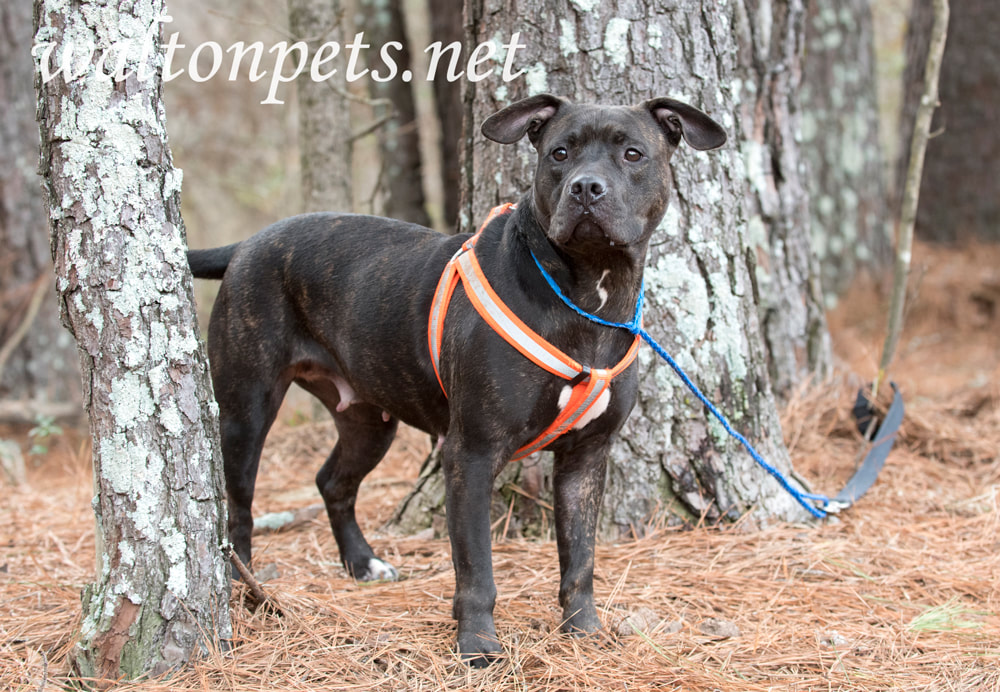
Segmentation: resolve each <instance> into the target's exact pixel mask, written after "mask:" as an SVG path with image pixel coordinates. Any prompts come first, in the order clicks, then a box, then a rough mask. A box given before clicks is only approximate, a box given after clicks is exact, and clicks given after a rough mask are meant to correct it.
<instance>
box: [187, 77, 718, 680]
mask: <svg viewBox="0 0 1000 692" xmlns="http://www.w3.org/2000/svg"><path fill="white" fill-rule="evenodd" d="M482 130H483V134H485V135H486V136H487V137H488V138H489V139H491V140H493V141H496V142H500V143H503V144H510V143H513V142H517V141H518V140H520V139H521V138H522V137H524V136H525V135H527V136H528V138H529V139H530V141H531V143H532V145H534V147H535V149H536V150H537V152H538V165H537V168H536V171H535V181H534V186H533V189H531V190H530V191H528V192H527V194H525V196H524V197H523V199H521V200H520V202H519V204H518V206H517V208H516V209H515V210H514V211H512V212H510V213H507V214H503V215H500V216H498V217H497V218H495V219H493V220H492V221H490V223H488V224H486V226H485V228H484V229H483V231H482V233H481V234H480V237H479V238H478V244H477V245H476V246H475V250H474V253H475V257H476V259H478V263H479V265H480V266H481V268H482V273H483V275H484V276H485V279H486V281H488V283H489V284H490V285H492V287H493V290H495V292H496V294H497V295H498V296H499V299H500V300H501V301H502V302H503V303H504V304H505V306H506V307H505V308H504V309H505V310H508V311H509V312H510V313H512V314H513V315H516V316H517V318H519V319H520V320H522V321H523V322H524V323H525V324H526V325H527V327H529V328H530V329H532V330H534V331H536V332H537V333H538V334H539V335H540V336H541V337H543V338H544V339H545V340H547V341H548V342H549V343H550V344H551V345H552V346H553V347H554V348H555V349H558V350H560V351H562V352H563V353H564V354H566V355H567V356H569V357H570V358H572V359H575V361H577V362H578V363H579V364H582V365H584V366H589V368H594V369H599V368H611V367H612V366H614V365H615V364H617V363H620V362H621V361H622V359H623V357H625V355H626V354H627V353H628V352H629V350H630V348H631V347H632V346H633V340H634V337H633V336H632V335H630V334H629V333H627V332H625V331H624V330H620V329H611V328H608V327H604V326H601V325H598V324H594V323H592V322H589V321H588V320H587V319H585V318H583V317H581V316H579V315H577V314H575V313H574V312H572V311H571V310H570V309H569V308H567V307H566V305H564V304H563V303H562V302H561V301H560V299H559V298H558V297H557V296H556V295H555V294H554V292H553V291H552V289H551V288H550V287H549V286H548V285H547V284H546V283H545V281H544V280H543V277H542V275H541V273H540V271H539V268H538V266H537V265H536V263H535V261H534V259H533V258H532V253H534V254H535V256H537V257H538V259H539V260H540V262H541V264H542V265H543V266H544V267H545V268H546V269H547V270H548V271H549V272H550V274H551V275H552V276H553V277H554V279H555V281H556V282H557V283H558V285H559V286H560V287H561V289H562V290H563V292H564V293H565V294H566V295H567V296H568V297H569V298H570V299H571V300H572V301H574V302H575V303H576V304H577V305H579V306H580V307H582V308H583V309H585V310H589V311H591V312H594V313H596V314H598V315H600V316H601V317H602V318H604V319H607V320H612V321H619V322H621V321H628V320H629V319H630V318H631V317H632V315H633V311H634V309H635V305H636V299H637V297H638V295H639V291H640V285H641V280H642V270H643V262H644V260H645V256H646V250H647V247H648V244H649V240H650V236H651V235H652V234H653V231H654V230H655V229H656V227H657V224H659V222H660V219H661V218H662V217H663V214H664V211H665V210H666V207H667V199H668V196H669V190H670V170H669V167H668V162H669V161H670V156H671V154H672V153H673V152H674V149H675V148H676V147H677V146H678V145H679V143H680V141H681V139H684V140H685V141H686V142H687V143H688V144H690V145H691V146H693V147H694V148H696V149H711V148H714V147H717V146H720V145H721V144H722V143H723V142H725V139H726V136H725V133H724V132H723V131H722V129H721V128H720V127H719V125H718V124H716V123H715V122H714V121H713V120H711V119H710V118H709V117H708V116H706V115H705V114H704V113H702V112H701V111H699V110H697V109H695V108H693V107H691V106H688V105H686V104H683V103H679V102H677V101H673V100H671V99H666V98H657V99H653V100H650V101H647V102H645V103H643V104H641V105H639V106H634V107H619V106H594V105H575V104H571V103H568V102H566V101H564V100H562V99H560V98H557V97H554V96H549V95H539V96H533V97H531V98H528V99H525V100H523V101H520V102H518V103H515V104H513V105H511V106H508V107H507V108H505V109H503V110H501V111H500V112H498V113H496V114H495V115H493V116H491V117H490V118H489V119H487V120H486V122H485V123H484V124H483V128H482ZM467 238H468V236H452V237H449V236H444V235H440V234H438V233H434V232H432V231H429V230H427V229H424V228H421V227H418V226H414V225H412V224H408V223H403V222H400V221H393V220H391V219H384V218H376V217H371V216H358V215H351V214H336V213H317V214H306V215H302V216H296V217H293V218H290V219H286V220H284V221H280V222H278V223H276V224H274V225H272V226H270V227H268V228H266V229H264V230H263V231H261V232H260V233H258V234H257V235H255V236H254V237H252V238H250V239H248V240H246V241H244V242H242V243H237V244H235V245H230V246H228V247H223V248H218V249H213V250H195V251H192V252H190V253H189V255H188V257H189V262H190V264H191V269H192V271H193V272H194V275H195V276H197V277H201V278H214V279H218V278H221V279H222V287H221V290H220V291H219V296H218V299H217V300H216V303H215V307H214V309H213V311H212V319H211V324H210V327H209V355H210V357H211V363H212V378H213V381H214V384H215V395H216V398H217V399H218V402H219V406H220V409H221V427H222V452H223V456H224V460H225V475H226V487H227V493H228V500H229V532H230V540H231V541H232V543H233V546H234V547H235V549H236V552H237V554H238V555H239V556H240V557H241V558H242V559H243V561H244V562H247V563H249V560H250V533H251V529H252V525H253V522H252V517H251V513H250V506H251V502H252V500H253V492H254V481H255V477H256V474H257V464H258V461H259V458H260V452H261V447H262V445H263V444H264V437H265V435H266V434H267V431H268V429H269V428H270V426H271V423H272V422H273V421H274V417H275V415H276V413H277V411H278V406H279V404H280V403H281V400H282V398H283V396H284V394H285V391H286V390H287V388H288V386H289V384H291V383H292V382H297V383H298V384H300V385H301V386H302V387H303V388H304V389H306V390H307V391H309V392H311V393H312V394H314V395H315V396H316V397H318V398H319V399H320V401H322V402H323V403H324V404H325V405H326V407H327V408H328V409H329V410H330V412H331V413H332V414H333V418H334V420H335V421H336V425H337V431H338V433H339V439H338V442H337V444H336V446H335V447H334V449H333V452H332V453H331V454H330V457H329V458H328V459H327V460H326V463H325V464H324V465H323V467H322V469H321V470H320V471H319V473H318V475H317V477H316V482H317V485H318V486H319V490H320V493H321V494H322V496H323V500H324V502H325V503H326V510H327V513H328V514H329V518H330V525H331V527H332V528H333V534H334V536H335V537H336V540H337V545H338V547H339V548H340V556H341V559H342V560H343V563H344V566H345V567H346V568H347V570H348V572H350V573H351V574H352V575H354V577H355V578H357V579H359V580H369V579H379V578H388V579H393V578H395V577H396V570H395V569H393V568H392V567H391V566H390V565H388V564H386V563H385V562H383V561H381V560H379V559H378V558H376V557H375V554H374V553H373V552H372V549H371V547H370V546H369V545H368V543H367V541H366V540H365V539H364V537H363V536H362V535H361V531H360V529H359V528H358V525H357V522H356V521H355V516H354V503H355V499H356V497H357V493H358V486H359V484H360V483H361V480H362V479H363V478H364V477H365V475H366V474H367V473H368V472H369V471H371V470H372V468H373V467H374V466H375V465H376V464H377V463H378V462H379V460H381V458H382V456H383V455H384V454H385V452H386V450H387V449H388V448H389V443H390V442H391V441H392V438H393V435H394V434H395V431H396V425H397V421H399V420H402V421H404V422H406V423H408V424H409V425H412V426H415V427H417V428H420V429H421V430H425V431H427V432H429V433H432V434H434V435H438V436H440V437H442V438H443V441H444V442H443V449H442V453H443V467H444V473H445V477H446V484H447V513H448V531H449V535H450V539H451V547H452V561H453V563H454V566H455V578H456V588H455V598H454V604H453V614H454V617H455V618H456V620H458V650H459V652H460V653H461V654H462V656H463V658H465V659H466V660H468V661H469V662H471V663H473V664H476V665H482V664H485V663H488V662H489V660H490V659H491V658H492V657H494V656H495V655H497V654H498V653H499V652H500V643H499V642H498V640H497V635H496V630H495V628H494V623H493V604H494V600H495V598H496V587H495V585H494V582H493V569H492V558H491V552H490V517H489V506H490V492H491V488H492V483H493V480H494V478H495V477H496V475H497V473H499V471H500V470H501V469H502V468H503V466H504V465H505V464H506V463H507V462H508V461H509V460H510V459H511V458H512V457H513V456H514V455H515V452H517V451H518V450H520V449H521V448H522V447H524V446H525V445H526V444H527V443H530V442H531V441H532V440H535V439H536V438H537V437H538V436H539V435H540V434H541V433H542V432H543V431H545V430H546V429H547V428H548V427H549V426H550V424H552V422H553V420H554V419H556V418H557V416H558V415H559V414H560V411H561V410H562V409H563V408H564V407H566V406H567V405H568V404H567V399H568V398H570V392H571V390H572V388H573V386H578V385H580V384H581V382H582V381H585V380H586V378H587V376H588V374H589V370H587V369H586V368H584V371H583V373H582V375H581V376H578V377H576V378H574V381H572V382H569V381H568V380H569V379H570V378H569V377H566V376H564V377H560V376H557V375H554V374H551V373H550V372H547V371H546V370H544V369H542V368H541V367H539V366H538V365H537V364H536V363H534V362H532V361H531V360H529V359H528V358H527V357H525V356H524V355H522V353H521V352H519V351H518V350H517V349H516V348H514V347H513V346H512V345H511V344H509V343H508V342H507V341H505V340H504V339H503V338H502V337H501V336H500V335H498V333H497V331H495V330H494V329H493V328H492V327H491V326H490V324H488V323H487V322H486V321H485V320H484V319H483V317H481V316H480V314H479V313H477V311H476V309H475V307H474V306H473V304H472V303H470V300H469V295H470V294H469V293H467V290H469V289H468V288H467V285H466V284H465V283H459V284H458V287H457V288H456V289H455V292H454V296H453V298H452V300H451V303H450V307H449V308H448V309H447V314H446V317H445V319H444V320H443V327H442V328H441V332H440V381H439V379H438V377H436V374H435V368H434V365H433V364H432V360H431V355H430V352H429V347H428V316H429V314H430V311H431V305H432V300H433V298H434V295H435V287H436V286H437V284H438V280H439V278H440V277H441V274H442V271H443V270H444V268H445V266H446V264H448V262H449V259H450V258H451V257H452V256H453V255H455V254H456V251H458V250H459V248H460V246H461V245H462V244H463V242H465V241H466V239H467ZM432 341H433V339H432ZM636 389H637V377H636V372H635V368H634V367H628V368H627V369H625V370H624V372H623V373H621V374H620V375H619V376H617V377H616V378H615V379H614V380H613V381H611V382H610V386H608V387H606V388H605V389H603V390H601V391H600V396H596V394H595V396H594V397H593V398H594V401H592V402H589V408H587V410H586V412H585V415H581V416H580V417H579V418H577V419H576V420H574V421H573V423H572V425H571V426H569V428H568V430H567V431H566V432H565V434H563V435H561V436H559V437H558V439H556V440H555V441H554V442H552V443H551V445H549V449H551V450H552V451H553V452H554V454H555V468H554V476H555V477H554V486H555V518H556V535H557V539H558V549H559V566H560V570H561V575H562V577H561V582H560V587H559V601H560V604H561V605H562V608H563V618H564V623H563V629H564V630H565V631H567V632H593V631H595V630H597V629H599V628H600V621H599V620H598V617H597V611H596V610H595V607H594V597H593V572H594V533H595V525H596V523H597V514H598V509H599V507H600V504H601V496H602V493H603V489H604V476H605V463H606V457H607V453H608V447H609V444H610V440H611V437H612V435H614V434H615V433H616V432H617V431H618V430H619V428H620V427H621V426H622V424H623V422H624V421H625V418H626V417H627V416H628V414H629V411H630V410H631V409H632V406H633V404H634V403H635V398H636ZM596 391H597V390H595V392H596ZM445 392H447V395H446V394H445Z"/></svg>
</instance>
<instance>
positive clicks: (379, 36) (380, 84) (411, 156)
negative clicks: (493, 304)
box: [360, 0, 431, 226]
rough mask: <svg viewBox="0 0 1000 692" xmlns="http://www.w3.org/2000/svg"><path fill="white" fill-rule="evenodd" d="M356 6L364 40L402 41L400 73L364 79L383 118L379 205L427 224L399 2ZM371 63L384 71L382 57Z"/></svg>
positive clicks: (376, 0)
mask: <svg viewBox="0 0 1000 692" xmlns="http://www.w3.org/2000/svg"><path fill="white" fill-rule="evenodd" d="M360 7H361V9H362V10H363V11H364V13H365V14H364V17H365V21H364V30H365V42H366V43H370V44H371V45H372V46H386V45H388V44H389V42H390V41H395V42H396V43H398V44H399V45H400V46H401V47H400V49H399V50H396V51H393V52H392V53H391V55H392V57H393V60H395V62H396V64H397V66H398V69H399V71H400V75H397V76H396V77H395V78H394V79H389V80H388V81H379V80H377V79H374V78H372V79H371V80H369V82H368V90H369V93H370V94H371V96H372V100H373V101H374V102H375V103H376V104H378V105H377V106H376V108H375V120H376V122H380V121H381V120H382V119H383V118H387V119H386V120H385V122H383V123H382V124H381V125H380V127H379V129H378V132H377V135H378V144H379V151H381V153H382V180H383V183H384V188H385V193H386V194H385V203H384V205H383V210H382V211H383V213H384V214H385V215H386V216H388V217H390V218H393V219H401V220H403V221H410V222H412V223H417V224H420V225H421V226H430V224H431V219H430V217H429V216H428V215H427V209H426V208H425V206H424V203H425V200H424V188H423V173H422V161H421V157H420V137H419V133H418V129H417V128H418V123H417V111H416V106H415V105H414V102H413V89H412V87H411V81H410V80H407V79H404V78H403V77H402V74H403V73H404V72H405V71H406V70H409V69H410V51H409V41H407V38H406V25H405V21H404V19H403V8H402V7H401V4H400V0H361V2H360ZM373 64H374V68H373V69H376V70H378V71H379V72H386V71H387V68H386V67H385V66H384V65H382V61H381V59H380V58H379V59H377V60H375V61H374V63H373ZM411 74H412V73H411ZM383 76H384V75H383Z"/></svg>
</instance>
